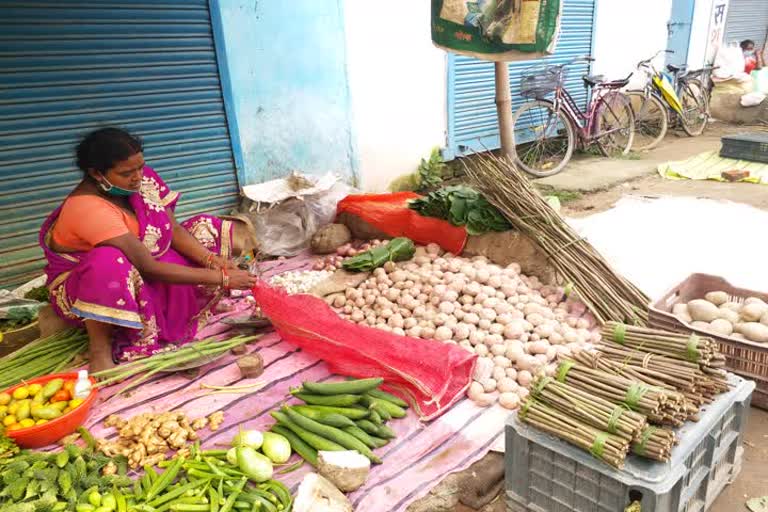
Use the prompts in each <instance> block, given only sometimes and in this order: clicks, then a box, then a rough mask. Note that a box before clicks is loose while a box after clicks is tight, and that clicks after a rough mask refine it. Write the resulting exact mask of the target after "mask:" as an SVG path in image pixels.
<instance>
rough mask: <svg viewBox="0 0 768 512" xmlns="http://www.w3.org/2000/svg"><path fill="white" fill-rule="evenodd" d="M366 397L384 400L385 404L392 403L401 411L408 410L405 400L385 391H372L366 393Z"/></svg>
mask: <svg viewBox="0 0 768 512" xmlns="http://www.w3.org/2000/svg"><path fill="white" fill-rule="evenodd" d="M366 395H370V396H372V397H373V398H378V399H380V400H386V401H387V402H390V403H393V404H395V405H397V406H398V407H402V408H403V409H407V408H408V402H406V401H405V400H402V399H400V398H398V397H396V396H395V395H393V394H391V393H387V392H386V391H382V390H381V389H378V388H377V389H372V390H370V391H367V392H366Z"/></svg>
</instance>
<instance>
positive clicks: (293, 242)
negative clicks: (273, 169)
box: [241, 174, 354, 256]
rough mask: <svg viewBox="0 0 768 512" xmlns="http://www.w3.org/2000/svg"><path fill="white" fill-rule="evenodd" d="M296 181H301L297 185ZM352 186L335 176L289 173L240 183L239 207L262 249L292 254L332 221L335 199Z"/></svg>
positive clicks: (283, 254)
mask: <svg viewBox="0 0 768 512" xmlns="http://www.w3.org/2000/svg"><path fill="white" fill-rule="evenodd" d="M296 183H300V184H304V186H303V187H297V186H296ZM353 191H354V189H353V188H352V187H350V186H349V185H347V184H346V183H344V182H341V181H339V179H338V178H337V177H336V176H333V175H331V174H327V175H325V176H321V177H319V178H318V177H312V176H310V177H306V176H302V175H299V174H293V175H291V176H290V177H288V178H284V179H279V180H272V181H269V182H266V183H260V184H258V185H248V186H246V187H243V193H244V194H245V196H246V199H245V200H244V203H243V207H241V210H244V212H243V213H245V214H246V215H247V216H248V218H249V219H250V220H251V222H252V223H253V228H254V230H255V234H256V239H257V240H258V243H259V247H260V249H261V251H262V252H264V253H266V254H270V255H273V256H295V255H296V254H298V253H300V252H301V251H303V250H305V249H307V248H308V247H309V241H310V239H311V238H312V235H313V234H314V233H315V231H317V229H318V228H319V227H320V226H322V225H325V224H328V223H330V222H332V221H333V219H334V217H335V216H336V206H337V204H338V202H339V201H340V200H341V199H343V198H344V197H345V196H346V195H347V194H349V193H350V192H353Z"/></svg>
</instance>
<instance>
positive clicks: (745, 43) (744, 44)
mask: <svg viewBox="0 0 768 512" xmlns="http://www.w3.org/2000/svg"><path fill="white" fill-rule="evenodd" d="M749 45H752V46H755V42H754V41H753V40H751V39H745V40H743V41H742V42H741V43H739V46H741V49H742V50H746V49H747V47H748V46H749Z"/></svg>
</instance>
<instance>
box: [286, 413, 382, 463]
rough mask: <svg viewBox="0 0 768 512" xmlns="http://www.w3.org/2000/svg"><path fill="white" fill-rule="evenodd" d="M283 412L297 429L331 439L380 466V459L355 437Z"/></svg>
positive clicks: (296, 414) (295, 414)
mask: <svg viewBox="0 0 768 512" xmlns="http://www.w3.org/2000/svg"><path fill="white" fill-rule="evenodd" d="M283 410H284V411H285V413H286V414H287V415H288V417H289V418H290V419H291V421H293V422H295V423H296V425H298V426H299V427H301V428H303V429H306V430H309V431H310V432H314V433H315V434H318V435H321V436H323V437H325V438H326V439H332V440H333V441H334V442H335V443H337V444H340V445H341V446H343V447H345V448H348V449H350V450H357V451H358V452H360V453H362V454H363V455H365V456H366V457H368V458H369V459H370V460H371V462H373V463H375V464H381V459H379V458H378V457H377V456H376V455H375V454H374V453H373V452H372V451H371V450H370V449H369V448H368V447H367V446H365V443H363V442H362V441H360V440H359V439H357V438H356V437H355V436H352V435H350V434H347V433H346V432H344V431H343V430H339V429H338V428H335V427H329V426H328V425H323V424H322V423H318V422H316V421H315V420H312V419H310V418H307V417H306V416H303V415H301V414H299V413H298V412H296V411H292V410H290V409H287V408H284V409H283Z"/></svg>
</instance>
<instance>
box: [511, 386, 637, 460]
mask: <svg viewBox="0 0 768 512" xmlns="http://www.w3.org/2000/svg"><path fill="white" fill-rule="evenodd" d="M519 417H520V420H521V421H523V422H525V423H528V424H529V425H531V426H533V427H535V428H537V429H539V430H542V431H544V432H547V433H549V434H552V435H554V436H556V437H559V438H560V439H563V440H565V441H568V442H569V443H571V444H573V445H576V446H578V447H579V448H581V449H583V450H587V451H588V452H589V453H591V454H592V455H593V456H594V457H596V458H598V459H600V460H602V461H604V462H607V463H608V464H610V465H611V466H613V467H615V468H618V469H621V468H623V467H624V460H625V459H626V456H627V452H628V451H629V446H630V444H629V442H628V441H627V439H626V438H622V437H619V436H616V435H613V434H609V433H608V432H603V431H601V430H598V429H596V428H594V427H591V426H590V425H587V424H586V423H584V422H582V421H579V420H577V419H575V418H572V417H570V416H568V415H566V414H563V413H561V412H560V411H558V410H557V409H554V408H552V407H549V406H548V405H545V404H543V403H541V402H540V401H538V400H536V399H535V398H533V397H530V396H529V397H528V398H527V399H526V401H525V403H524V404H523V406H522V407H521V408H520V413H519Z"/></svg>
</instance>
